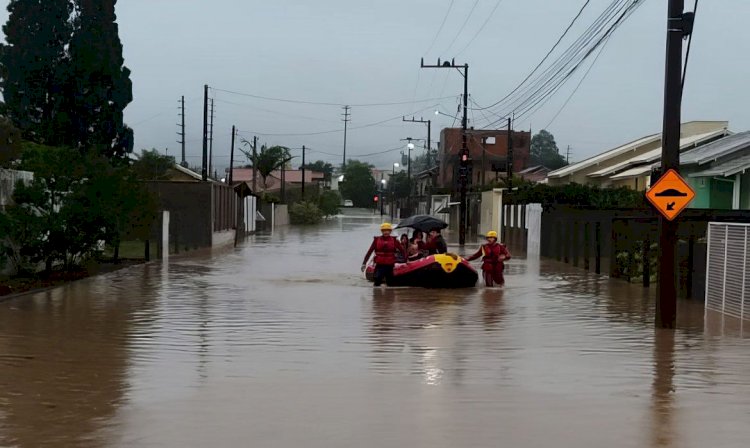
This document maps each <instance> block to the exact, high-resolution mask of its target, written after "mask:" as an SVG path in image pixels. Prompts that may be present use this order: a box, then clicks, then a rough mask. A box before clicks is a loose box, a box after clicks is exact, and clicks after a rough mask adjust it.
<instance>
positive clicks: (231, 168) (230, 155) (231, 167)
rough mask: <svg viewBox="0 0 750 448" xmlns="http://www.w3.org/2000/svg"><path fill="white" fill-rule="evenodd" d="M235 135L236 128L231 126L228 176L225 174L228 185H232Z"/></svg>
mask: <svg viewBox="0 0 750 448" xmlns="http://www.w3.org/2000/svg"><path fill="white" fill-rule="evenodd" d="M236 136H237V128H236V127H235V126H232V149H231V151H230V152H229V176H227V179H228V180H229V182H227V184H228V185H232V180H233V177H234V138H235V137H236ZM253 193H255V192H253Z"/></svg>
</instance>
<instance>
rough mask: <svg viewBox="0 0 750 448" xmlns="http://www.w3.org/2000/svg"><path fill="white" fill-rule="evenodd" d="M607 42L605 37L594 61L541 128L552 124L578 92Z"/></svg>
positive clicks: (546, 127)
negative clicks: (558, 108)
mask: <svg viewBox="0 0 750 448" xmlns="http://www.w3.org/2000/svg"><path fill="white" fill-rule="evenodd" d="M608 43H609V39H607V40H606V41H605V42H604V44H603V45H602V46H601V49H600V50H599V53H597V55H596V57H595V58H594V61H593V62H592V63H591V65H590V66H589V68H588V69H587V70H586V73H584V74H583V77H582V78H581V80H580V81H578V85H577V86H576V88H575V89H573V91H572V92H571V93H570V96H568V99H566V100H565V102H564V103H563V105H562V107H560V110H558V111H557V113H556V114H555V116H553V117H552V119H551V120H550V121H549V123H547V126H545V127H544V128H543V129H549V127H550V126H552V123H554V122H555V120H556V119H557V117H558V116H560V114H561V113H562V111H563V110H564V109H565V108H566V107H567V106H568V103H570V100H571V99H572V98H573V96H575V94H576V92H578V89H580V88H581V85H582V84H583V82H584V81H585V80H586V78H587V77H588V76H589V73H591V69H592V68H594V65H596V61H598V60H599V57H600V56H601V55H602V53H604V49H605V48H606V47H607V44H608Z"/></svg>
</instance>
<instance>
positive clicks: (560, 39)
mask: <svg viewBox="0 0 750 448" xmlns="http://www.w3.org/2000/svg"><path fill="white" fill-rule="evenodd" d="M589 3H591V0H586V2H585V3H584V4H583V6H582V7H581V9H580V10H579V11H578V14H576V16H575V17H573V20H572V21H571V22H570V24H568V26H567V27H566V28H565V31H563V33H562V34H561V35H560V37H559V38H558V39H557V42H555V44H554V45H553V46H552V48H550V50H549V51H548V52H547V54H546V55H544V57H543V58H542V60H541V61H539V63H538V64H537V65H536V67H534V69H533V70H532V71H531V72H530V73H529V74H528V75H526V77H525V78H524V79H523V81H521V82H520V83H519V84H518V85H517V86H516V87H515V88H514V89H513V90H512V91H511V92H510V93H509V94H507V95H505V96H504V97H503V98H501V99H500V100H499V101H497V102H496V103H494V104H491V105H489V106H487V107H482V108H481V109H480V110H486V109H489V108H491V107H495V106H497V105H498V104H500V103H501V102H503V101H504V100H506V99H508V97H509V96H511V95H513V94H514V93H516V92H517V91H518V89H520V88H521V86H523V85H524V83H526V81H528V80H529V78H531V77H532V76H534V73H536V71H537V70H539V68H540V67H541V66H542V65H543V64H544V63H545V62H546V61H547V59H548V58H549V57H550V55H551V54H552V53H553V52H554V51H555V49H557V46H558V45H560V42H562V40H563V39H565V36H567V35H568V32H569V31H570V29H571V28H573V25H575V23H576V22H577V21H578V19H579V18H580V17H581V15H582V14H583V11H584V10H585V9H586V7H587V6H588V5H589Z"/></svg>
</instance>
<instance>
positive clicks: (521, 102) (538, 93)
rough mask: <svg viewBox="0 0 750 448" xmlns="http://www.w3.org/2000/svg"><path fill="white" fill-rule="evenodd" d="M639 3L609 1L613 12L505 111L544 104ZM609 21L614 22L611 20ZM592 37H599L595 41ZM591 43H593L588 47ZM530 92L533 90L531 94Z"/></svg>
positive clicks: (636, 0) (526, 109) (522, 112)
mask: <svg viewBox="0 0 750 448" xmlns="http://www.w3.org/2000/svg"><path fill="white" fill-rule="evenodd" d="M642 3H643V2H642V0H625V1H624V2H623V1H615V2H613V4H612V5H614V6H615V12H614V13H612V12H609V13H608V14H607V15H606V16H604V15H602V16H600V18H599V19H598V20H597V23H595V24H594V25H592V27H590V28H589V30H590V32H587V34H590V36H586V40H584V41H581V38H579V39H578V41H577V44H574V46H573V47H571V48H570V49H569V50H568V51H566V53H565V54H564V55H563V56H561V58H559V59H558V62H556V63H555V64H554V65H552V66H551V67H550V68H548V69H547V70H545V72H544V74H542V75H540V77H538V78H537V80H536V81H534V83H533V84H531V85H530V86H528V87H526V88H525V92H527V93H526V94H525V95H526V96H525V97H521V96H519V97H517V99H515V100H514V101H513V102H512V103H511V104H509V105H508V106H507V108H508V110H511V111H514V112H517V113H518V115H519V118H520V117H521V116H523V115H526V114H527V113H529V112H530V111H531V109H533V108H534V107H536V106H537V105H538V104H539V103H541V102H543V101H545V102H546V101H547V100H548V99H549V97H550V96H552V95H554V94H555V93H556V92H557V91H558V90H559V88H560V87H561V86H562V85H563V84H564V83H565V82H566V81H567V80H568V79H569V78H570V76H571V75H572V74H573V73H574V72H575V71H576V70H577V69H578V68H579V67H580V66H581V65H582V63H583V62H584V61H585V60H586V59H587V58H588V57H589V56H590V55H591V54H592V53H593V52H594V51H596V49H597V48H598V47H599V46H600V45H602V43H603V42H604V41H605V40H606V39H608V38H609V36H611V34H612V33H614V31H615V30H616V29H617V28H618V27H619V26H620V25H621V24H622V23H623V22H624V21H625V20H626V19H627V17H629V16H630V14H632V13H633V11H635V9H636V8H637V7H638V6H640V5H641V4H642ZM612 5H610V6H612ZM618 8H619V9H618ZM608 9H611V8H608ZM613 19H614V21H612V20H613ZM610 22H611V23H610ZM605 27H607V28H606V30H605V31H604V32H603V33H602V30H603V29H604V28H605ZM584 36H585V35H584ZM596 36H599V37H598V38H597V37H596ZM582 37H583V36H582ZM591 42H594V43H593V44H592V45H590V44H591ZM563 58H565V59H563ZM555 69H556V70H555ZM532 89H534V90H533V91H531V90H532ZM530 91H531V92H530ZM528 92H530V93H528ZM495 123H497V122H495ZM495 123H492V124H491V125H494V124H495Z"/></svg>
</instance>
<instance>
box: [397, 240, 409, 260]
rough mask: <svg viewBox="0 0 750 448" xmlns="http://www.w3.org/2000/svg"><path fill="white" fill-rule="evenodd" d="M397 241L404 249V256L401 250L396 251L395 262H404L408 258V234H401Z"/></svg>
mask: <svg viewBox="0 0 750 448" xmlns="http://www.w3.org/2000/svg"><path fill="white" fill-rule="evenodd" d="M399 243H401V245H402V246H403V247H404V249H406V256H404V255H403V254H402V253H401V252H398V253H396V262H397V263H406V260H407V259H408V258H407V257H408V255H409V235H407V234H405V233H404V234H403V235H401V238H400V239H399Z"/></svg>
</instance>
